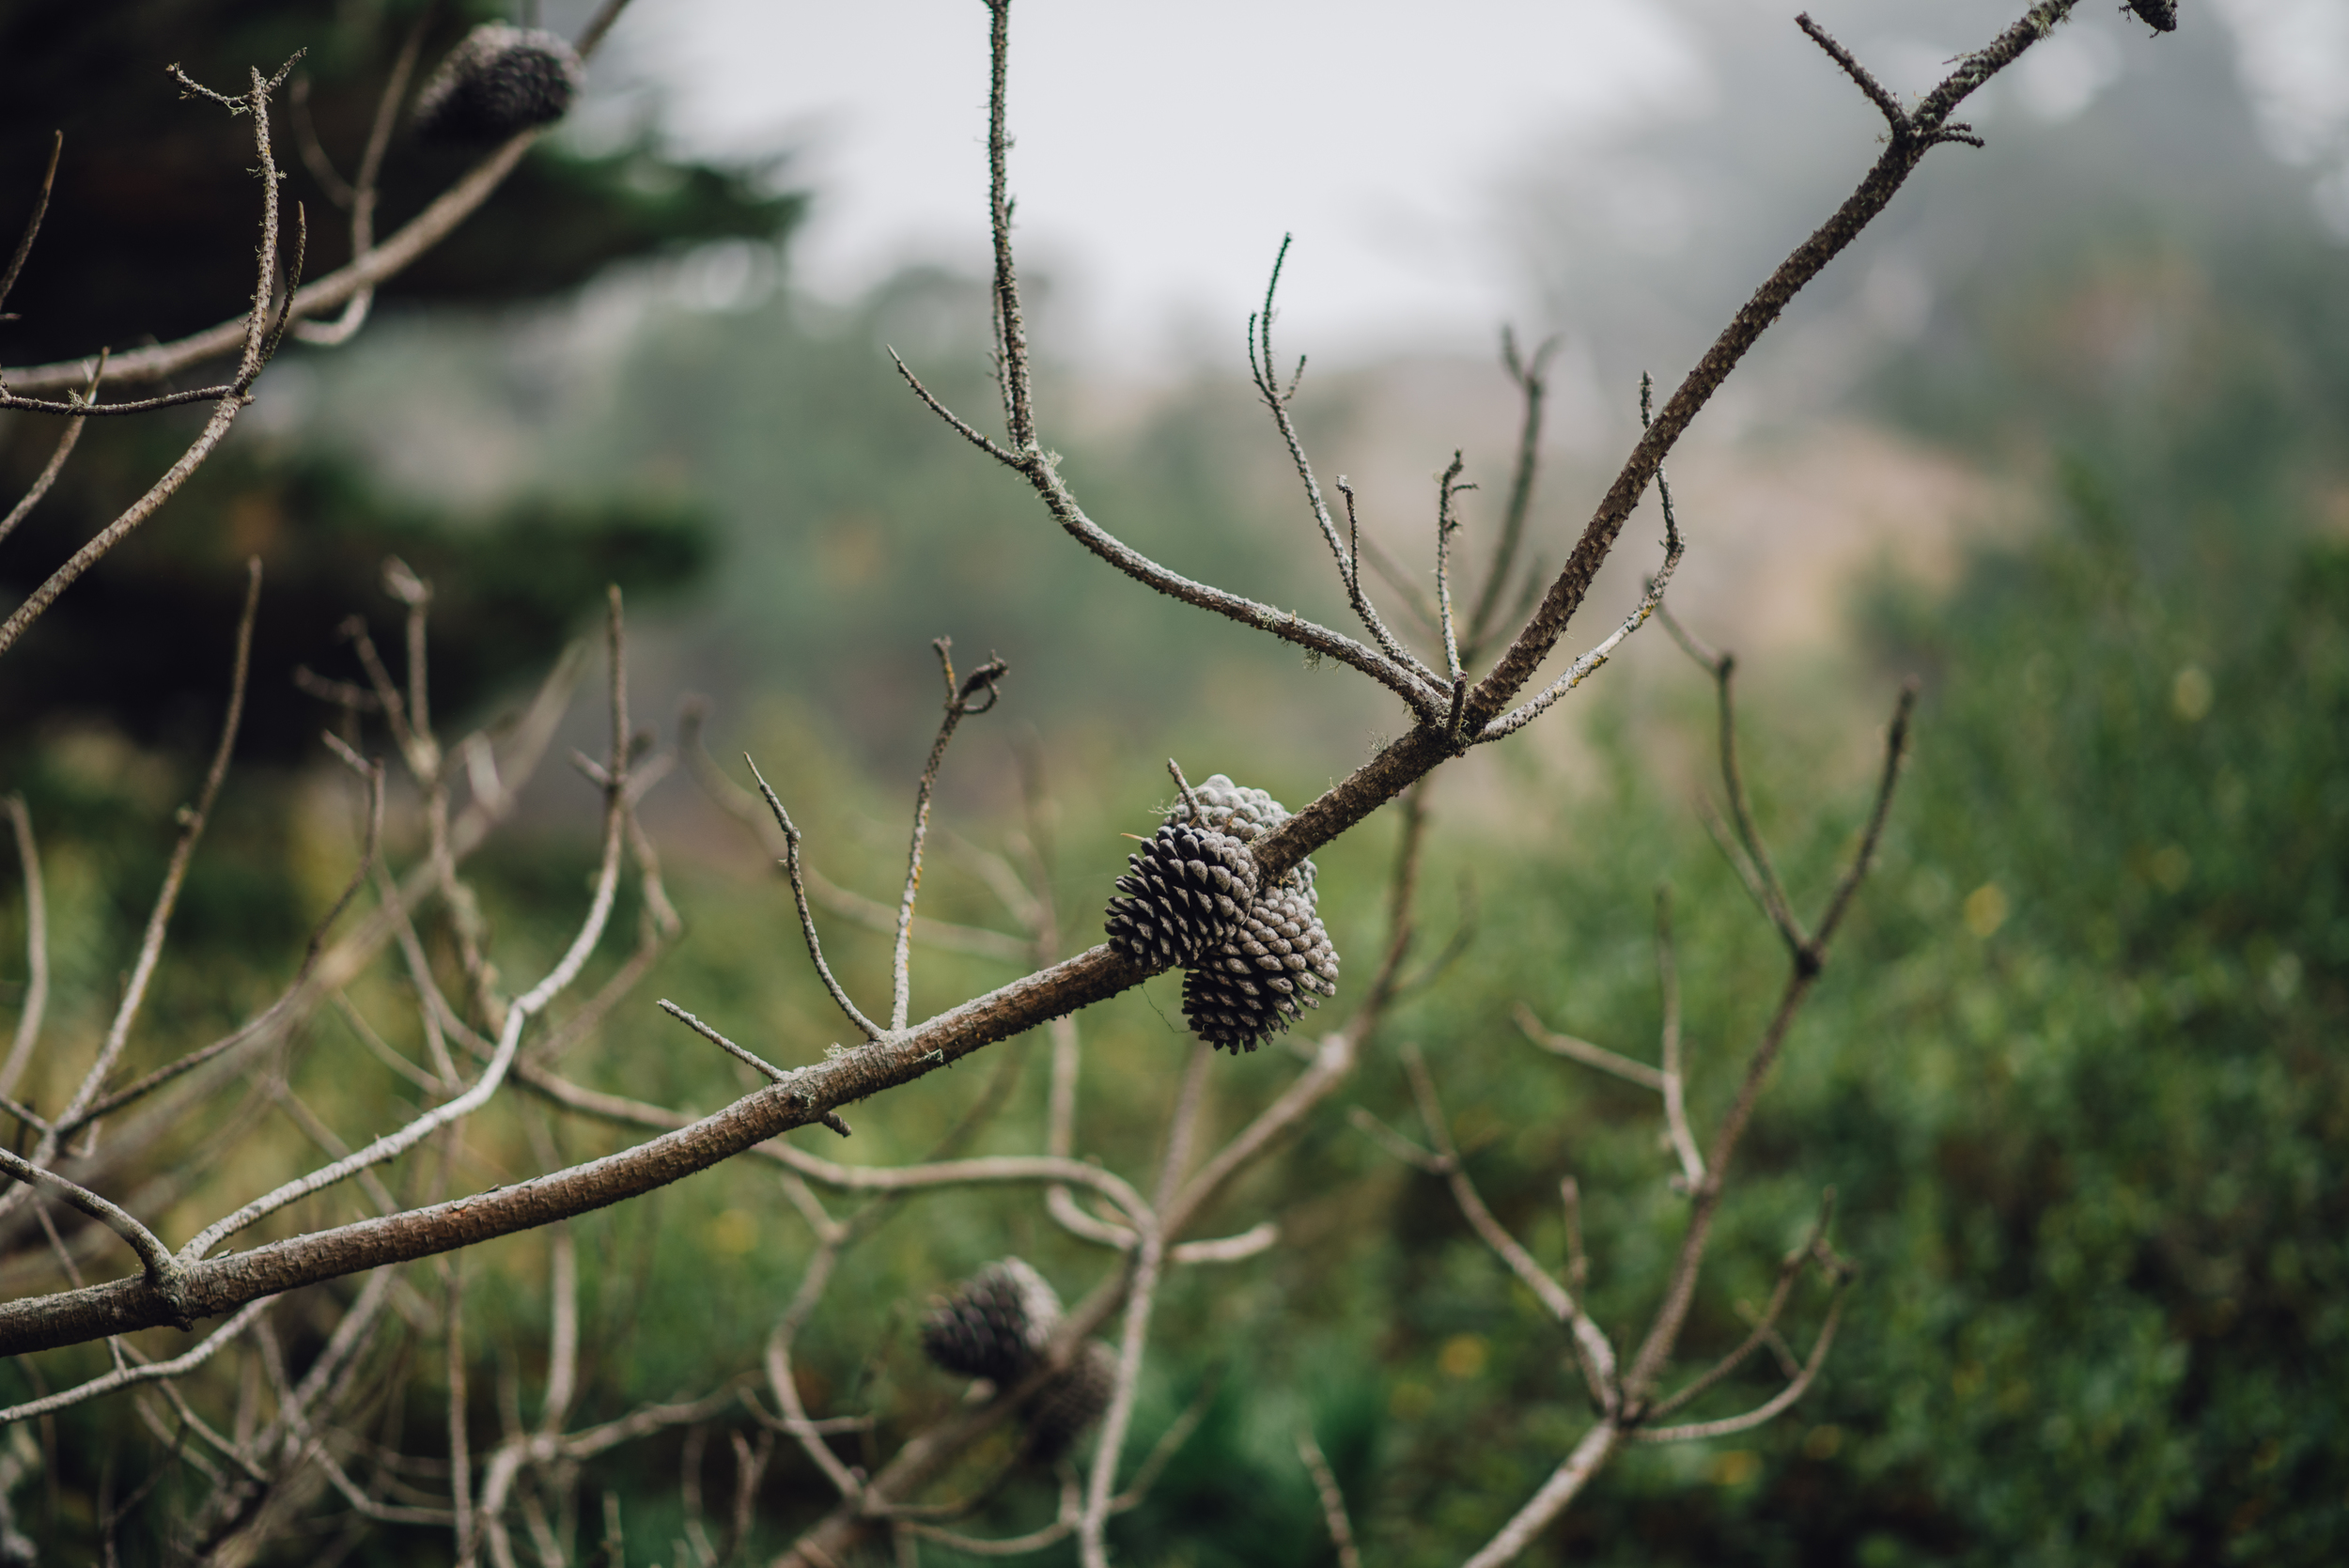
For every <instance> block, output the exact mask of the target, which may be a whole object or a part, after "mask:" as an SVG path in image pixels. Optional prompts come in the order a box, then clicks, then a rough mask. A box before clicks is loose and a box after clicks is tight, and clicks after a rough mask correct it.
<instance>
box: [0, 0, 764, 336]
mask: <svg viewBox="0 0 2349 1568" xmlns="http://www.w3.org/2000/svg"><path fill="white" fill-rule="evenodd" d="M422 9H423V7H422V6H420V5H416V4H410V3H405V0H388V3H385V4H381V5H373V6H349V5H337V4H334V0H127V3H117V4H113V5H101V6H61V5H47V6H20V7H10V8H7V9H6V10H4V11H0V229H5V230H6V231H7V233H8V242H9V243H10V244H11V245H12V244H13V242H14V239H15V235H16V234H17V232H18V231H19V230H18V225H19V224H20V223H21V221H22V217H23V213H24V211H25V210H27V208H28V206H29V204H30V202H31V200H32V197H33V193H34V192H35V191H36V190H37V189H38V187H39V182H40V174H41V169H42V167H43V166H44V165H45V164H46V163H47V162H48V158H49V152H50V147H51V136H52V133H53V132H59V131H62V132H64V133H65V152H64V157H63V159H62V161H61V162H60V163H59V164H58V168H57V180H56V189H55V192H54V194H53V195H52V196H51V198H50V206H49V217H48V221H47V222H46V224H45V225H43V227H42V230H41V239H40V243H39V247H38V248H37V249H36V250H35V251H34V253H33V256H32V258H31V259H30V261H28V262H27V264H26V266H25V268H24V272H23V277H22V278H21V279H20V280H19V282H18V284H17V287H16V291H15V292H14V293H13V294H12V295H11V296H10V298H9V300H8V305H9V308H10V309H12V310H13V311H14V312H16V313H17V314H18V315H19V316H20V317H21V318H22V319H19V320H16V321H11V322H8V323H7V325H6V327H5V329H0V359H5V361H6V363H8V364H10V365H24V364H28V363H34V362H40V361H47V360H53V359H60V358H66V357H70V356H72V355H75V354H82V353H87V352H89V351H91V350H93V349H97V348H99V347H101V345H112V346H114V347H116V348H117V349H120V348H127V347H132V346H135V345H137V344H139V343H142V342H145V341H147V340H148V337H149V336H152V337H154V338H159V339H163V340H164V341H168V340H170V339H172V338H174V337H177V336H179V335H181V334H186V333H190V332H194V331H196V330H198V329H200V328H204V327H209V326H210V325H212V324H213V323H214V322H217V321H224V320H226V319H228V318H232V317H235V316H237V315H238V314H240V313H241V311H242V310H243V308H244V306H245V304H246V303H247V302H248V301H249V300H250V299H251V297H252V292H253V243H254V240H253V237H254V232H255V225H256V223H257V219H258V216H259V188H258V186H257V183H256V182H255V180H254V178H253V175H252V173H251V170H252V168H253V140H252V129H251V127H250V126H249V125H247V124H246V123H245V122H244V121H243V120H242V119H241V118H232V117H231V116H228V115H227V114H226V113H225V112H223V111H222V110H221V109H220V108H219V107H218V106H217V105H214V104H207V103H200V102H190V101H184V100H183V99H182V98H181V96H180V88H179V85H177V84H176V83H175V82H173V81H172V79H171V78H170V76H169V75H167V74H166V68H167V67H168V66H170V65H172V64H175V63H177V64H179V65H180V66H182V67H184V68H185V69H186V70H187V72H188V74H189V75H191V76H193V77H194V78H195V80H197V81H198V82H201V83H203V84H205V85H208V86H210V87H214V88H217V89H219V90H222V91H225V92H230V93H235V92H239V91H241V90H242V89H243V87H244V85H245V84H246V82H247V80H248V77H247V74H246V73H247V71H248V70H249V69H250V68H252V67H255V66H258V67H260V68H261V69H262V70H264V71H268V70H274V69H275V68H276V67H277V66H278V65H279V64H280V63H281V62H283V61H284V60H285V59H287V58H288V56H290V55H291V54H293V53H294V52H295V51H296V50H304V51H306V53H305V54H303V61H302V64H301V66H300V67H299V68H297V69H298V70H300V71H302V72H303V73H305V74H306V75H307V76H308V78H309V83H310V85H309V104H308V114H309V117H310V119H311V121H312V122H313V123H314V124H315V125H316V127H317V132H318V140H319V146H320V147H322V148H323V149H324V150H325V152H326V153H327V155H328V157H329V159H330V160H331V161H332V162H333V163H334V167H335V168H336V170H337V171H338V172H339V173H340V174H341V176H342V177H343V178H344V179H349V178H350V176H351V175H352V174H353V173H354V172H355V170H356V168H357V165H358V163H359V157H360V153H361V150H362V149H363V148H364V147H365V146H366V139H367V129H368V126H369V123H370V122H371V121H372V119H373V117H374V115H375V108H376V102H377V100H378V98H379V96H380V95H381V89H382V85H383V83H384V80H385V78H386V77H387V76H388V75H389V74H390V71H391V67H392V63H393V60H394V58H395V56H396V55H397V54H398V51H399V47H400V44H401V42H402V41H403V40H404V39H406V37H407V35H408V32H409V29H410V28H411V27H412V26H413V24H414V22H415V19H416V16H417V15H418V13H419V12H420V11H421V10H422ZM501 18H503V19H505V20H511V18H510V16H506V15H505V14H504V13H502V12H500V11H498V10H495V9H492V8H482V7H478V6H470V5H469V6H445V5H444V6H442V7H440V8H437V10H436V11H435V13H434V16H433V18H432V20H431V21H430V22H429V23H428V30H427V34H426V39H425V44H424V48H423V50H422V53H421V55H420V58H419V61H418V66H417V70H416V72H415V74H414V75H413V77H412V79H411V85H410V89H409V90H410V94H411V96H412V94H413V92H414V90H415V88H416V87H417V86H418V85H422V83H423V82H424V81H425V79H426V78H427V77H428V75H429V74H430V72H431V70H432V69H433V67H434V66H435V65H437V64H438V63H439V61H440V60H441V59H442V57H443V55H445V54H447V53H448V51H449V50H450V49H451V48H452V47H454V46H455V44H456V43H457V42H458V40H459V39H460V38H462V37H463V36H464V34H465V32H466V30H467V29H468V28H469V27H470V26H471V25H472V24H473V23H475V22H477V21H490V20H500V19H501ZM595 69H596V62H593V61H591V62H590V63H589V66H588V70H589V75H590V77H591V79H592V77H593V75H594V71H595ZM275 113H276V121H275V124H276V128H277V132H278V135H277V160H278V163H279V166H280V167H281V168H282V169H284V170H285V171H286V173H287V176H288V178H287V180H286V184H285V194H286V197H287V199H288V201H299V202H301V203H303V206H304V207H305V208H306V209H307V210H308V214H309V224H310V240H309V245H310V249H309V263H308V267H307V269H306V270H307V272H308V274H309V275H310V276H313V277H316V276H319V275H320V274H322V273H325V272H331V271H333V270H334V268H336V267H339V266H341V265H342V264H343V263H344V262H345V261H347V260H349V259H350V234H349V229H348V224H347V220H346V219H345V217H344V215H343V212H342V210H341V209H340V208H339V207H338V206H337V205H336V204H335V202H334V199H333V197H332V195H331V194H329V192H328V190H327V189H326V187H324V186H322V185H321V184H320V183H319V180H318V179H317V178H316V177H315V176H314V175H313V174H312V172H311V171H310V169H309V168H307V167H306V166H305V165H304V163H303V158H302V157H301V155H300V153H299V150H298V146H297V140H296V133H295V125H296V110H295V108H294V106H293V104H292V102H291V101H290V97H289V96H287V97H281V98H280V99H279V101H278V103H277V107H276V111H275ZM478 157H479V151H478V149H475V148H469V147H463V146H454V147H452V146H445V145H436V144H433V143H429V142H425V141H421V140H419V139H418V138H417V137H416V136H415V135H414V133H413V132H412V129H411V127H410V126H409V124H408V122H407V118H406V111H405V110H404V109H403V111H402V117H401V121H400V124H399V128H398V130H397V132H395V133H394V138H393V142H392V146H391V150H390V154H389V156H388V157H387V159H386V161H385V164H384V172H383V180H382V190H383V196H382V206H381V210H380V211H379V213H378V218H377V224H376V232H377V234H378V235H379V237H380V236H382V235H386V234H389V233H391V232H392V231H394V230H395V229H397V227H398V226H399V225H401V224H403V223H405V222H406V221H407V220H408V219H410V218H412V217H413V216H414V215H415V214H416V213H417V212H419V211H420V210H423V209H424V207H425V206H426V205H427V204H428V202H430V201H431V200H432V198H433V197H434V196H436V195H438V194H440V193H441V192H442V191H443V190H445V189H446V188H447V187H448V186H449V184H451V183H452V182H453V181H454V180H456V179H458V178H459V177H460V176H461V175H462V174H463V173H464V172H465V170H466V169H467V168H469V167H471V166H472V164H473V163H474V162H475V161H477V159H478ZM802 206H803V198H802V197H801V196H800V195H798V194H775V193H772V192H770V190H768V189H767V188H766V186H765V184H764V182H763V181H762V179H761V178H760V175H759V171H754V170H740V169H725V168H719V167H715V166H713V165H710V164H706V163H687V162H678V161H675V160H671V159H667V158H663V157H661V156H660V155H659V154H658V153H656V152H655V151H653V150H652V149H651V148H650V147H649V146H645V145H640V146H638V147H632V148H629V149H625V150H622V151H618V152H614V153H609V154H603V155H599V156H594V157H588V156H582V155H580V154H578V153H574V152H568V151H566V150H564V149H563V148H561V147H555V146H550V145H545V144H542V145H540V146H539V147H537V148H535V149H534V150H533V151H532V152H531V154H530V156H529V157H528V158H527V159H525V160H524V161H523V163H522V165H521V168H519V169H517V170H516V171H515V172H514V173H513V174H512V175H511V176H510V177H508V179H506V182H505V184H504V185H503V186H502V187H500V189H499V190H498V192H497V194H495V195H494V196H493V197H492V198H491V199H490V202H489V203H488V204H487V205H486V206H485V207H484V208H483V209H482V210H480V211H478V212H476V213H474V216H473V217H471V218H469V219H468V220H466V222H465V223H464V225H462V226H460V227H459V229H458V231H457V232H456V233H455V234H454V235H452V236H451V237H450V238H449V240H448V241H445V242H444V243H443V244H442V245H440V246H439V247H438V248H437V249H435V250H434V251H432V252H431V253H430V254H429V255H428V256H425V257H423V258H422V259H421V260H420V261H418V262H417V263H416V264H415V265H414V266H412V267H411V268H409V269H408V270H407V271H406V272H402V273H401V274H400V275H399V276H398V277H397V279H395V280H394V281H393V282H392V283H391V284H390V285H388V286H387V287H385V288H384V290H383V292H382V299H383V300H384V301H385V302H387V303H388V302H397V301H414V302H417V303H431V304H456V303H463V304H496V303H507V302H513V301H520V300H531V299H537V298H541V297H543V296H545V295H548V294H551V293H555V292H557V291H560V290H562V289H567V288H570V287H576V286H577V285H579V284H581V283H583V282H585V281H586V280H587V279H588V278H590V277H593V276H594V275H595V274H596V273H597V272H599V271H601V270H602V269H603V268H604V267H606V266H608V265H610V264H611V263H612V262H614V261H618V260H622V259H625V258H627V257H630V256H645V255H647V254H650V253H653V252H657V251H661V250H665V249H671V248H675V247H679V246H684V245H691V244H695V243H702V242H707V241H714V240H726V239H754V240H771V239H776V238H779V237H781V236H782V235H783V234H785V233H786V232H787V231H788V230H789V229H790V227H791V225H792V224H793V223H794V222H795V221H796V220H797V218H798V217H799V215H800V213H801V209H802Z"/></svg>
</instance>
